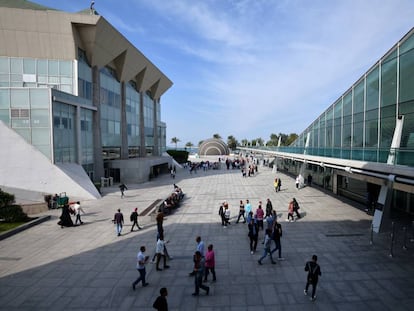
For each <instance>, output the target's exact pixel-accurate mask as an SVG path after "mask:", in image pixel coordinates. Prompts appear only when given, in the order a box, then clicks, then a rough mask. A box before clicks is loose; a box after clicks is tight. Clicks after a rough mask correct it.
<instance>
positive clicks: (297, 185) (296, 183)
mask: <svg viewBox="0 0 414 311" xmlns="http://www.w3.org/2000/svg"><path fill="white" fill-rule="evenodd" d="M299 183H300V178H299V176H297V177H296V180H295V185H296V190H299Z"/></svg>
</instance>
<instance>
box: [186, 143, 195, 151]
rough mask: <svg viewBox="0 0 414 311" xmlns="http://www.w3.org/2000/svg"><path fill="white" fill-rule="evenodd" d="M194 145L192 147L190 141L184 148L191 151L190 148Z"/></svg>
mask: <svg viewBox="0 0 414 311" xmlns="http://www.w3.org/2000/svg"><path fill="white" fill-rule="evenodd" d="M193 146H194V145H193V143H192V142H191V141H189V142H188V143H186V144H185V148H186V149H187V148H189V149H191V147H193Z"/></svg>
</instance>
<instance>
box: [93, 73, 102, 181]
mask: <svg viewBox="0 0 414 311" xmlns="http://www.w3.org/2000/svg"><path fill="white" fill-rule="evenodd" d="M100 85H101V83H100V76H99V69H98V67H97V66H94V67H92V103H93V105H94V106H95V107H96V108H97V110H96V111H94V112H93V129H92V131H93V157H94V161H93V163H94V170H95V174H94V181H96V182H97V181H100V180H101V177H105V172H104V166H103V158H102V137H101V100H100V98H101V96H100Z"/></svg>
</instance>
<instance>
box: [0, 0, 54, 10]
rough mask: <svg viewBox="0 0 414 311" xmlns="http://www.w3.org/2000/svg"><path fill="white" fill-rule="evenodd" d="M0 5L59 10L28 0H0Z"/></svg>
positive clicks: (15, 7)
mask: <svg viewBox="0 0 414 311" xmlns="http://www.w3.org/2000/svg"><path fill="white" fill-rule="evenodd" d="M0 7H6V8H14V9H28V10H41V11H47V10H53V11H58V10H56V9H53V8H49V7H47V6H43V5H40V4H37V3H34V2H31V1H27V0H0Z"/></svg>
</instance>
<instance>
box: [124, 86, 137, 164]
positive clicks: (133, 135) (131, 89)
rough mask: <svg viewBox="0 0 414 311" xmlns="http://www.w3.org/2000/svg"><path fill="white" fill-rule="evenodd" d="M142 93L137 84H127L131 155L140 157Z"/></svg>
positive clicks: (127, 119) (127, 114)
mask: <svg viewBox="0 0 414 311" xmlns="http://www.w3.org/2000/svg"><path fill="white" fill-rule="evenodd" d="M139 107H140V94H139V92H138V91H136V84H135V83H134V82H132V81H131V82H130V83H128V84H127V86H126V121H127V135H128V150H129V151H128V153H129V157H130V158H131V157H138V156H139V149H140V136H139V134H140V133H139V124H140V122H139V121H140V109H139Z"/></svg>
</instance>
